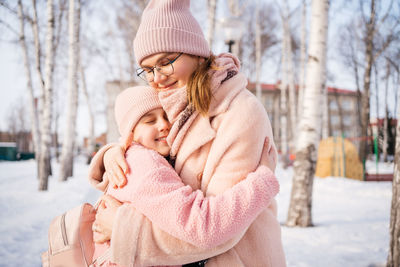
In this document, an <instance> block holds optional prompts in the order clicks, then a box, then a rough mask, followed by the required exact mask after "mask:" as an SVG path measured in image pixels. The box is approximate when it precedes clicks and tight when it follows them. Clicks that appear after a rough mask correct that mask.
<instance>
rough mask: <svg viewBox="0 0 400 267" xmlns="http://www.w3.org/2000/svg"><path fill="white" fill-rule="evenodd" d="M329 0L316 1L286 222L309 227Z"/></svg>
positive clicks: (313, 3) (314, 3)
mask: <svg viewBox="0 0 400 267" xmlns="http://www.w3.org/2000/svg"><path fill="white" fill-rule="evenodd" d="M328 10H329V0H313V1H312V11H311V12H312V14H311V16H312V17H311V28H310V41H309V56H308V62H307V78H306V87H305V90H304V106H303V108H304V110H303V114H302V116H301V120H300V127H299V129H300V131H299V132H298V135H299V137H298V139H297V145H296V160H295V162H294V176H293V184H292V192H291V198H290V205H289V211H288V218H287V222H286V224H287V225H288V226H302V227H307V226H311V225H312V216H311V210H312V188H313V180H314V173H315V165H316V160H317V151H318V143H319V118H320V113H319V112H320V107H319V103H320V101H319V99H320V95H321V88H322V86H323V85H324V84H325V82H324V81H323V79H324V77H325V75H324V72H325V69H326V66H325V58H326V44H327V30H328Z"/></svg>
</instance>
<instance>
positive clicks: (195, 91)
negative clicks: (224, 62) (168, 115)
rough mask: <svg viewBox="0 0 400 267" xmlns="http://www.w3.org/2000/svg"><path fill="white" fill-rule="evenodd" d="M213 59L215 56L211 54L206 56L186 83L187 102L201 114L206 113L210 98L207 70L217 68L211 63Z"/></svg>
mask: <svg viewBox="0 0 400 267" xmlns="http://www.w3.org/2000/svg"><path fill="white" fill-rule="evenodd" d="M214 60H215V56H214V55H213V54H211V55H210V56H209V57H208V58H206V60H205V61H204V62H203V63H202V64H201V65H200V66H199V67H198V68H197V69H196V70H195V71H194V72H193V73H192V75H191V76H190V79H189V81H188V83H187V85H186V89H187V97H188V101H189V104H191V105H192V106H193V107H194V109H195V110H197V111H198V112H199V113H200V114H201V115H203V116H206V115H207V113H208V109H209V107H210V103H211V98H212V93H211V82H210V80H211V77H210V74H209V70H210V69H213V70H217V69H218V68H217V67H216V66H215V65H213V63H214Z"/></svg>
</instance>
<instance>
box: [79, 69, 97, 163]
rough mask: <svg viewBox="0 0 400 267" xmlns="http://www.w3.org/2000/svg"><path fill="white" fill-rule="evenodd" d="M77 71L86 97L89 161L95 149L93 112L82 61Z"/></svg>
mask: <svg viewBox="0 0 400 267" xmlns="http://www.w3.org/2000/svg"><path fill="white" fill-rule="evenodd" d="M79 71H80V74H81V81H82V91H83V94H84V96H85V99H86V103H87V107H88V113H89V137H88V140H89V143H88V163H90V160H91V157H92V155H93V153H94V151H95V146H96V140H95V138H96V137H95V135H94V114H93V109H92V105H91V103H90V97H89V92H88V90H87V87H86V78H85V72H84V70H83V67H82V63H81V62H80V64H79Z"/></svg>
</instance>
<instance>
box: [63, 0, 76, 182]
mask: <svg viewBox="0 0 400 267" xmlns="http://www.w3.org/2000/svg"><path fill="white" fill-rule="evenodd" d="M75 1H76V0H70V1H69V11H68V40H69V41H68V47H69V48H68V58H69V60H68V104H67V123H66V130H65V136H64V139H63V147H62V152H61V165H60V180H61V181H66V180H67V179H68V177H71V176H72V175H73V157H74V146H75V131H76V129H75V128H76V116H77V109H78V76H77V74H78V73H77V72H78V64H79V62H78V61H79V24H80V0H77V8H76V10H75Z"/></svg>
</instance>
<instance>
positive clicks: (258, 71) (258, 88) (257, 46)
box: [255, 0, 262, 101]
mask: <svg viewBox="0 0 400 267" xmlns="http://www.w3.org/2000/svg"><path fill="white" fill-rule="evenodd" d="M256 1H257V2H256V9H255V12H256V14H255V18H256V19H255V21H256V38H255V49H256V96H257V98H258V99H259V100H260V101H262V99H261V95H262V93H261V81H260V74H261V25H260V1H259V0H256Z"/></svg>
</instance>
